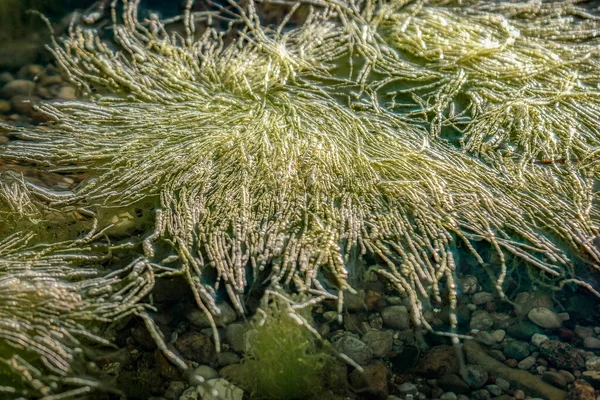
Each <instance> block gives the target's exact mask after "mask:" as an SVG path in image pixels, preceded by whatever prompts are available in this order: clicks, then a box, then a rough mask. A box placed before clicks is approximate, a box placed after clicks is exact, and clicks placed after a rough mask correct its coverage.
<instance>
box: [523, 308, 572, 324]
mask: <svg viewBox="0 0 600 400" xmlns="http://www.w3.org/2000/svg"><path fill="white" fill-rule="evenodd" d="M527 317H529V319H530V320H531V322H533V323H534V324H536V325H537V326H540V327H542V328H546V329H556V328H560V326H561V325H562V322H563V321H562V319H561V318H560V316H559V315H558V314H557V313H555V312H554V311H552V310H550V309H548V308H546V307H535V308H532V309H531V310H530V311H529V313H528V314H527Z"/></svg>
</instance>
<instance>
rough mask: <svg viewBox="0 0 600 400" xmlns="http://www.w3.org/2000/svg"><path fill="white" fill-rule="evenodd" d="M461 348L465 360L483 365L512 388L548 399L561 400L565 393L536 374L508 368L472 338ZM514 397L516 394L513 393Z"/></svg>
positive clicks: (488, 371)
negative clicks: (486, 352) (489, 354)
mask: <svg viewBox="0 0 600 400" xmlns="http://www.w3.org/2000/svg"><path fill="white" fill-rule="evenodd" d="M463 348H464V350H465V355H466V357H467V360H468V361H469V362H470V363H471V364H474V365H479V366H481V367H483V368H484V369H485V370H486V371H487V373H488V374H490V375H493V376H496V377H500V378H502V379H504V380H506V381H507V382H509V383H510V385H511V386H512V387H514V388H522V389H524V390H527V392H528V393H531V394H532V395H536V396H540V397H543V398H546V399H548V400H563V399H564V398H565V397H566V395H567V394H566V393H565V392H564V391H562V390H560V389H557V388H555V387H553V386H551V385H549V384H547V383H546V382H544V381H542V380H541V378H540V377H538V376H534V375H532V374H530V373H528V372H525V371H521V370H518V369H513V368H509V367H507V366H506V365H504V364H502V363H501V362H499V361H497V360H495V359H493V358H492V357H490V356H488V355H487V354H485V351H484V350H483V349H482V348H481V346H480V345H479V344H477V343H476V342H475V341H474V340H466V341H465V342H464V345H463ZM515 397H517V396H516V395H515ZM523 398H524V396H523Z"/></svg>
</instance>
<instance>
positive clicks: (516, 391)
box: [513, 389, 525, 400]
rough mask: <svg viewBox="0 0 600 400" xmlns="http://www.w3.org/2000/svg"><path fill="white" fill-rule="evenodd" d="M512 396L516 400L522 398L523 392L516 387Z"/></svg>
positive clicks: (521, 399) (523, 396)
mask: <svg viewBox="0 0 600 400" xmlns="http://www.w3.org/2000/svg"><path fill="white" fill-rule="evenodd" d="M513 396H514V397H515V399H517V400H523V399H524V398H525V392H524V391H522V390H521V389H517V390H515V393H514V394H513Z"/></svg>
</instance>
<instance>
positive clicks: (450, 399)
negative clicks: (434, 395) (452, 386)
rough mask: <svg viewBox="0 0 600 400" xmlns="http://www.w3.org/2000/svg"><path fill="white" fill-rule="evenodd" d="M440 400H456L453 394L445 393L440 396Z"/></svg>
mask: <svg viewBox="0 0 600 400" xmlns="http://www.w3.org/2000/svg"><path fill="white" fill-rule="evenodd" d="M440 400H456V394H454V392H446V393H444V394H443V395H441V396H440Z"/></svg>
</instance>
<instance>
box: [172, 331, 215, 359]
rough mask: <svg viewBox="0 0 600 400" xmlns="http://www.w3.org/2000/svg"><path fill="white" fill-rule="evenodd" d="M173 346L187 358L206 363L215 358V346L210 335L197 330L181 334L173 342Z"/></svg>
mask: <svg viewBox="0 0 600 400" xmlns="http://www.w3.org/2000/svg"><path fill="white" fill-rule="evenodd" d="M175 347H176V348H177V350H179V352H180V353H181V354H182V355H183V356H184V357H185V358H186V359H188V360H192V361H196V362H198V363H201V364H208V363H211V362H213V361H214V360H215V355H216V352H215V346H214V344H213V343H212V341H211V339H210V336H208V335H205V334H203V333H199V332H190V333H187V334H185V335H182V336H180V337H179V339H177V342H175Z"/></svg>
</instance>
